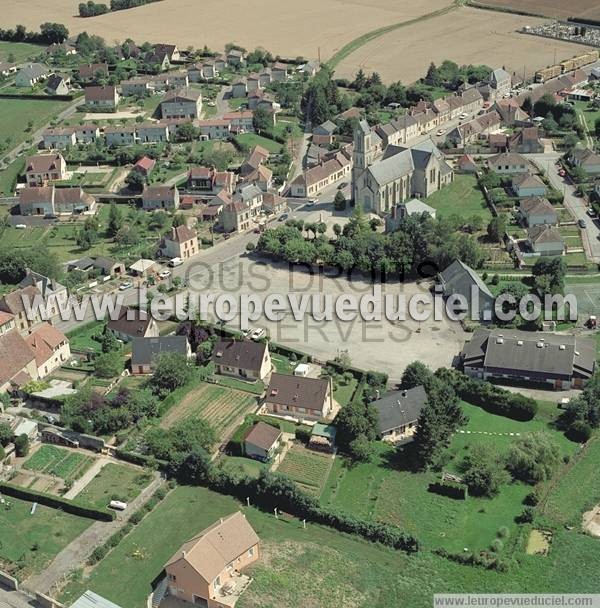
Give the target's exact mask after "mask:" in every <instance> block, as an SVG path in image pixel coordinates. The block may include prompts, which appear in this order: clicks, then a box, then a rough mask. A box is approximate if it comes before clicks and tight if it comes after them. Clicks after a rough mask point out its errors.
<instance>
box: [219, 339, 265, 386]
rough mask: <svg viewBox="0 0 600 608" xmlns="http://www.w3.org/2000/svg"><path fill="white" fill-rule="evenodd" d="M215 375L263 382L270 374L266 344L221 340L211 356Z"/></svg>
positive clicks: (250, 341)
mask: <svg viewBox="0 0 600 608" xmlns="http://www.w3.org/2000/svg"><path fill="white" fill-rule="evenodd" d="M212 360H213V363H214V364H215V369H216V371H217V373H219V374H223V375H225V376H235V377H238V378H243V379H246V380H264V379H265V378H266V377H267V376H268V375H269V374H270V373H271V367H272V365H271V355H270V354H269V346H268V344H267V343H262V342H254V341H253V340H221V341H219V342H217V343H216V344H215V347H214V349H213V355H212Z"/></svg>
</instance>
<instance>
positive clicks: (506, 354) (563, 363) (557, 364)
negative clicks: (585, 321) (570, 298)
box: [461, 329, 596, 377]
mask: <svg viewBox="0 0 600 608" xmlns="http://www.w3.org/2000/svg"><path fill="white" fill-rule="evenodd" d="M461 356H462V357H463V358H464V360H465V364H468V365H471V366H472V367H482V366H484V367H486V368H488V369H489V368H494V369H495V370H517V371H523V372H532V373H537V374H540V375H543V376H557V375H558V376H567V377H570V376H572V375H573V374H574V373H577V374H578V375H580V376H584V377H590V376H591V375H592V374H593V372H594V367H595V362H596V352H595V345H594V343H593V341H592V340H590V339H588V338H576V337H575V336H566V335H559V334H551V333H541V332H527V331H518V330H515V329H495V330H493V331H490V330H486V329H479V330H477V331H476V332H475V333H474V334H473V338H472V340H471V341H470V342H468V343H467V344H465V346H464V348H463V351H462V353H461Z"/></svg>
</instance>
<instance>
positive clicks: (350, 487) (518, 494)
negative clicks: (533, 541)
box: [321, 403, 578, 552]
mask: <svg viewBox="0 0 600 608" xmlns="http://www.w3.org/2000/svg"><path fill="white" fill-rule="evenodd" d="M462 406H463V409H464V410H465V413H466V414H467V415H468V416H469V422H468V424H467V425H466V426H465V427H464V428H463V429H462V430H463V431H465V432H463V433H460V432H459V433H456V434H455V436H454V437H453V439H452V442H451V445H450V449H449V460H448V462H447V464H446V465H445V466H444V470H447V471H451V472H458V470H459V465H460V463H461V462H462V460H463V459H464V457H465V456H466V454H467V453H468V450H469V448H470V447H471V446H473V445H475V444H477V443H485V444H488V445H490V444H491V445H493V446H494V447H495V448H496V449H497V450H498V451H499V452H500V453H505V452H506V451H507V450H508V448H509V446H510V443H511V442H513V441H515V440H516V439H517V435H516V434H517V433H520V435H521V436H522V435H524V434H526V433H531V432H536V431H541V430H544V431H548V432H550V433H552V435H553V437H554V439H555V440H556V441H557V443H558V444H559V447H560V449H561V452H562V454H563V455H564V456H570V457H572V456H573V455H574V454H575V453H576V452H577V451H578V446H577V444H575V443H572V442H570V441H568V440H567V439H566V438H565V437H564V435H562V434H561V433H558V432H556V431H554V430H553V429H552V427H551V422H552V420H553V419H554V418H555V416H556V414H557V410H556V408H555V406H554V409H553V406H552V404H543V407H542V408H541V410H540V413H539V414H538V417H536V418H535V419H534V420H531V421H529V422H518V421H515V420H511V419H509V418H505V417H502V416H495V415H493V414H488V413H487V412H485V411H484V410H482V409H481V408H478V407H476V406H473V405H470V404H468V403H463V404H462ZM467 431H469V432H467ZM510 433H513V435H511V434H510ZM336 460H339V462H336V465H335V466H334V467H333V469H332V472H331V474H330V476H329V479H328V481H327V484H326V486H325V490H324V492H323V494H322V497H321V500H322V502H323V503H324V504H330V505H333V506H335V507H338V508H341V509H343V510H345V511H348V512H351V513H354V514H356V515H358V516H361V517H366V518H371V519H375V520H377V521H382V522H386V523H389V524H393V525H398V526H400V527H401V528H402V529H405V530H407V531H408V532H411V533H412V534H415V535H416V536H418V537H419V538H420V539H421V540H422V541H423V542H424V543H425V545H426V546H427V547H428V548H429V549H432V548H437V547H443V548H445V549H447V550H449V551H459V552H460V551H462V550H463V548H464V547H468V548H469V549H470V550H483V549H486V548H487V547H488V546H489V545H490V543H491V542H492V540H493V539H494V537H495V535H496V532H497V531H498V529H499V528H500V527H502V526H506V527H507V528H508V529H509V530H510V532H511V534H513V535H514V533H515V532H516V530H517V525H516V524H515V522H514V518H515V516H516V515H518V514H519V513H520V512H521V511H522V509H523V505H522V501H523V498H524V497H525V496H526V495H527V494H528V493H529V492H530V491H531V489H532V488H531V486H528V485H525V484H521V483H511V484H508V485H505V486H503V487H502V489H501V491H500V493H499V494H498V495H497V496H495V497H494V498H491V499H490V498H478V497H469V498H468V499H467V500H464V501H461V500H454V499H451V498H447V497H444V496H440V495H438V494H434V493H431V492H429V491H428V487H429V484H430V483H432V482H434V481H438V480H439V477H440V474H439V473H436V472H430V471H428V472H425V473H414V472H412V471H409V470H406V469H405V468H404V467H403V466H402V456H401V453H400V455H398V454H397V453H396V451H395V450H394V448H393V447H391V446H388V445H385V444H383V443H379V444H377V452H376V455H375V457H374V458H373V459H372V461H371V462H369V463H363V464H357V465H354V466H348V465H346V464H345V463H344V461H343V460H342V459H341V458H338V459H336Z"/></svg>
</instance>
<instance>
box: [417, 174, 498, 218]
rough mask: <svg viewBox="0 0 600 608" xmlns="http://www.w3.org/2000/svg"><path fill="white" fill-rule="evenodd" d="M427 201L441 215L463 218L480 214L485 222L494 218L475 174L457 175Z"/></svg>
mask: <svg viewBox="0 0 600 608" xmlns="http://www.w3.org/2000/svg"><path fill="white" fill-rule="evenodd" d="M425 202H426V203H427V204H428V205H431V206H432V207H434V208H435V209H436V210H437V211H438V212H439V215H440V216H442V215H445V216H449V215H454V214H456V215H459V216H460V217H462V218H469V217H471V216H473V215H479V216H480V217H482V218H483V220H484V221H485V222H488V221H489V220H491V219H492V214H491V212H490V210H489V208H488V206H487V204H486V202H485V198H484V197H483V194H482V192H481V190H480V189H479V186H478V185H477V180H476V178H475V177H474V176H473V175H458V174H457V175H455V176H454V181H453V182H452V183H451V184H450V185H449V186H446V187H444V188H442V189H441V190H438V191H437V192H435V193H434V194H432V195H431V196H430V197H428V198H427V199H426V200H425Z"/></svg>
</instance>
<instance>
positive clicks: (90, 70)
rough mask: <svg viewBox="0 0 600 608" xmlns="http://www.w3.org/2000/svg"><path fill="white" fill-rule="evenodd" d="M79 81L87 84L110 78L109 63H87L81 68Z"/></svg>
mask: <svg viewBox="0 0 600 608" xmlns="http://www.w3.org/2000/svg"><path fill="white" fill-rule="evenodd" d="M78 73H79V79H80V80H82V81H86V82H92V81H96V80H98V79H99V78H105V77H107V76H108V63H86V64H82V65H80V66H79V72H78Z"/></svg>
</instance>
